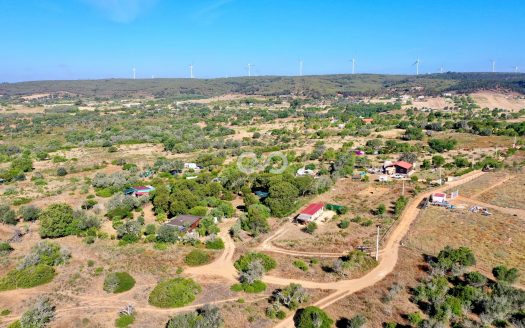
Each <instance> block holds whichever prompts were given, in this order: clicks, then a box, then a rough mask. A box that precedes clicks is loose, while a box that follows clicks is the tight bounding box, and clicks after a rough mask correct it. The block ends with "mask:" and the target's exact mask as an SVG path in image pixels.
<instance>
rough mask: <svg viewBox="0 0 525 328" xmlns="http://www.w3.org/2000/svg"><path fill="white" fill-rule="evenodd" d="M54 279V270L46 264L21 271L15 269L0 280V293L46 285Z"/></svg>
mask: <svg viewBox="0 0 525 328" xmlns="http://www.w3.org/2000/svg"><path fill="white" fill-rule="evenodd" d="M54 277H55V269H53V267H51V266H49V265H46V264H38V265H36V266H30V267H27V268H25V269H21V270H18V269H15V270H12V271H9V272H8V273H7V275H5V276H4V277H2V278H1V279H0V291H5V290H12V289H17V288H32V287H35V286H39V285H43V284H47V283H48V282H51V280H53V278H54Z"/></svg>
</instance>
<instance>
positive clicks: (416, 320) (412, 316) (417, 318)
mask: <svg viewBox="0 0 525 328" xmlns="http://www.w3.org/2000/svg"><path fill="white" fill-rule="evenodd" d="M407 319H408V321H409V322H410V323H411V324H412V326H414V327H418V326H419V325H420V324H421V323H422V322H423V318H422V317H421V314H420V313H419V312H414V313H409V314H408V315H407Z"/></svg>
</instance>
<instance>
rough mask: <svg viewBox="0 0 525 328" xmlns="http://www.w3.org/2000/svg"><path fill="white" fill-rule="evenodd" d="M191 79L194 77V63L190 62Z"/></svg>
mask: <svg viewBox="0 0 525 328" xmlns="http://www.w3.org/2000/svg"><path fill="white" fill-rule="evenodd" d="M190 79H193V63H191V64H190Z"/></svg>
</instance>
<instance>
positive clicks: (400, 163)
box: [394, 161, 412, 170]
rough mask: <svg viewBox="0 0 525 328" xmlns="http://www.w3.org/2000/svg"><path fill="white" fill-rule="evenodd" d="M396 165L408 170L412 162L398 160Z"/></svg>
mask: <svg viewBox="0 0 525 328" xmlns="http://www.w3.org/2000/svg"><path fill="white" fill-rule="evenodd" d="M394 165H395V166H400V167H402V168H404V169H407V170H410V169H411V168H412V164H410V163H409V162H405V161H397V162H395V163H394Z"/></svg>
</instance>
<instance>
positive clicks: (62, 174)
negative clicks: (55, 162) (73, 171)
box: [57, 167, 67, 177]
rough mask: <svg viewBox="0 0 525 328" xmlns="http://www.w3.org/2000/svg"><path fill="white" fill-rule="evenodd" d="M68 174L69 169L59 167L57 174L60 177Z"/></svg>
mask: <svg viewBox="0 0 525 328" xmlns="http://www.w3.org/2000/svg"><path fill="white" fill-rule="evenodd" d="M66 175H67V170H66V168H64V167H59V168H58V169H57V176H59V177H63V176H66Z"/></svg>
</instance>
